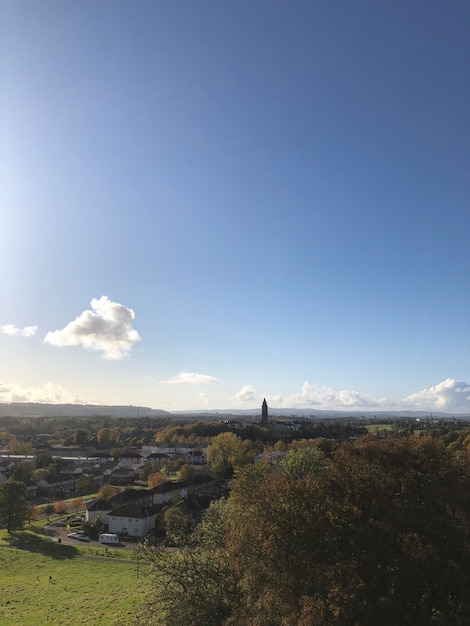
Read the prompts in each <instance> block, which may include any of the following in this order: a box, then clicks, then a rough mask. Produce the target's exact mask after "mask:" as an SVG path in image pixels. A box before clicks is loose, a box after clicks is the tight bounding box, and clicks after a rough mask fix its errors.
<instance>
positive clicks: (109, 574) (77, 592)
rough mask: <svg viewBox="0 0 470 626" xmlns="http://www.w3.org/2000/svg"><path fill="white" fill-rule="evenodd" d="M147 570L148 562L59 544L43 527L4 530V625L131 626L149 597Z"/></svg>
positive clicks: (0, 603)
mask: <svg viewBox="0 0 470 626" xmlns="http://www.w3.org/2000/svg"><path fill="white" fill-rule="evenodd" d="M7 546H11V547H7ZM17 546H24V547H23V548H20V547H17ZM25 548H26V549H25ZM110 552H111V551H110ZM111 555H112V557H115V556H123V557H124V556H125V557H127V558H129V557H130V556H131V553H129V552H127V553H124V551H118V550H113V551H112V552H111ZM144 573H145V566H143V565H140V566H137V564H136V563H135V562H133V561H129V560H128V561H116V560H115V559H114V558H101V557H100V558H98V557H96V556H93V549H91V548H86V547H83V548H82V547H75V546H65V545H58V544H54V543H52V542H50V541H49V540H48V539H46V538H44V536H43V535H42V529H41V528H39V527H38V526H33V525H31V527H29V526H28V527H27V528H26V529H25V530H24V531H20V532H15V533H13V534H12V535H11V536H8V535H7V533H6V531H0V586H1V589H2V593H1V596H0V624H2V626H3V625H5V626H39V625H42V624H53V625H57V626H59V625H62V626H65V625H70V626H72V625H74V626H75V625H76V624H77V623H82V622H86V623H88V624H93V625H95V624H100V625H103V626H108V625H109V626H111V625H113V626H129V625H130V624H132V621H133V617H134V615H135V612H136V607H137V606H138V604H140V602H141V600H142V598H143V594H144V588H145V583H146V581H145V576H144V575H143V574H144ZM49 577H51V580H50V579H49Z"/></svg>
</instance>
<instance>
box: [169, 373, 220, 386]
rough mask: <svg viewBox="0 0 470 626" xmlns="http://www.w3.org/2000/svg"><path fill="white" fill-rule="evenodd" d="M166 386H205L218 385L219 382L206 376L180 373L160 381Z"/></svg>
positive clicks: (212, 377) (213, 377)
mask: <svg viewBox="0 0 470 626" xmlns="http://www.w3.org/2000/svg"><path fill="white" fill-rule="evenodd" d="M160 382H161V383H164V384H166V385H182V384H187V385H207V384H210V383H218V382H219V380H218V379H217V378H216V377H215V376H208V375H207V374H194V373H193V372H181V373H180V374H177V375H176V376H173V377H172V378H169V379H168V380H161V381H160Z"/></svg>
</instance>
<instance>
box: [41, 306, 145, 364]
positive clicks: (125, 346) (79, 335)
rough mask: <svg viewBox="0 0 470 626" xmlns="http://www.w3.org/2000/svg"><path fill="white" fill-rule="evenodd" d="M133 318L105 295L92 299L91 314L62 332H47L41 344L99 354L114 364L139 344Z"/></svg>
mask: <svg viewBox="0 0 470 626" xmlns="http://www.w3.org/2000/svg"><path fill="white" fill-rule="evenodd" d="M134 318H135V313H134V311H133V310H132V309H130V308H128V307H126V306H124V305H123V304H119V303H118V302H112V301H111V300H110V299H109V298H108V297H107V296H101V298H99V299H97V298H93V299H92V301H91V311H90V310H89V309H87V310H85V311H83V313H81V314H80V315H79V316H78V317H76V318H75V319H74V320H73V321H71V322H69V323H68V324H67V326H65V327H64V328H62V329H61V330H54V331H49V332H48V333H47V335H46V336H45V338H44V342H45V343H48V344H50V345H51V346H56V347H59V348H63V347H65V346H82V347H83V348H85V349H86V350H94V351H96V352H101V353H102V354H101V356H102V357H103V358H104V359H107V360H112V361H117V360H120V359H123V358H124V357H125V356H127V355H128V354H129V352H130V350H131V349H132V347H133V346H134V344H136V343H137V342H138V341H140V336H139V333H138V332H137V331H136V330H135V329H134V328H132V323H133V321H134Z"/></svg>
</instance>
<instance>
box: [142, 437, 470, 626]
mask: <svg viewBox="0 0 470 626" xmlns="http://www.w3.org/2000/svg"><path fill="white" fill-rule="evenodd" d="M301 447H303V446H301ZM301 467H303V466H302V465H301ZM296 468H297V466H296V465H295V464H294V469H296ZM469 469H470V468H469V460H468V458H463V457H462V456H461V455H455V454H452V452H451V451H449V450H446V448H445V447H444V445H443V444H442V443H441V442H439V441H437V440H434V439H432V438H430V437H429V438H428V437H416V436H413V435H412V436H405V437H403V436H400V437H398V438H387V439H377V438H375V437H372V438H370V437H364V438H361V439H359V440H357V441H356V442H354V443H344V444H340V445H337V447H336V448H335V449H334V450H332V451H331V453H330V455H329V456H328V457H327V458H325V459H323V460H322V466H321V471H319V472H318V471H314V472H312V471H310V470H309V471H307V472H304V471H300V472H297V471H294V472H293V474H292V476H291V475H290V472H289V471H288V472H283V471H280V470H279V467H273V466H271V465H270V464H269V463H267V462H266V463H264V462H261V463H259V464H256V465H253V464H252V465H246V466H244V467H243V468H241V469H240V470H239V471H238V472H237V478H236V481H235V484H234V488H233V489H232V491H231V494H230V497H229V498H228V500H227V501H226V503H224V504H221V505H220V509H218V508H213V507H211V509H209V511H210V514H209V512H208V514H206V516H205V517H204V522H203V524H202V526H201V527H199V528H198V529H196V531H195V532H194V533H193V534H192V535H191V537H190V539H189V546H188V548H184V549H182V550H180V551H178V552H177V553H176V554H175V555H171V556H170V555H168V554H167V555H165V554H163V553H162V552H161V551H158V550H153V551H151V553H150V554H149V560H150V561H151V564H152V565H151V568H149V569H150V572H151V573H152V577H153V579H154V580H153V582H154V583H155V584H154V585H153V594H154V595H153V598H152V599H149V603H148V605H147V606H148V607H150V611H149V613H147V617H148V618H149V621H148V623H149V624H151V625H152V626H153V625H154V624H167V626H180V625H183V624H185V623H190V624H194V625H199V624H201V625H202V624H204V623H205V624H223V626H258V625H260V624H262V625H263V626H281V625H282V626H309V625H310V624H315V625H319V626H330V625H331V626H350V625H351V624H361V626H376V624H382V625H384V626H395V625H396V624H398V623H400V624H403V625H404V626H413V625H414V624H436V626H447V625H448V624H455V625H459V626H464V625H466V624H467V623H468V615H469V614H470V597H469V594H468V589H469V588H470V569H469V567H468V563H469V561H470V545H469V519H468V512H469V510H470V472H469ZM172 514H173V513H172ZM211 516H212V518H211ZM175 518H176V515H175ZM430 520H431V522H430ZM176 521H177V520H176ZM209 522H210V523H209ZM205 526H206V528H205ZM178 590H179V591H180V593H178ZM181 591H183V593H181ZM175 598H177V600H175ZM187 600H188V601H187ZM153 609H155V610H156V614H155V613H154V615H153V616H152V610H153Z"/></svg>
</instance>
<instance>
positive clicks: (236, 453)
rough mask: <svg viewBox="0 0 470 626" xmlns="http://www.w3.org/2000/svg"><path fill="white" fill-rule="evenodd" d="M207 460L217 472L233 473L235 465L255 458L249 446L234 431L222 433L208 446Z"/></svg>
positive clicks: (238, 465)
mask: <svg viewBox="0 0 470 626" xmlns="http://www.w3.org/2000/svg"><path fill="white" fill-rule="evenodd" d="M207 460H208V462H209V463H210V464H211V465H212V467H213V469H214V470H215V471H216V472H220V473H221V474H223V475H228V476H229V475H231V474H232V473H233V470H234V468H235V467H240V466H242V465H246V464H247V463H249V462H251V461H252V460H253V455H252V454H251V455H250V452H249V448H248V446H247V445H246V443H245V442H243V441H242V440H241V439H240V437H237V435H235V434H234V433H229V432H225V433H220V435H217V436H216V437H214V438H213V439H212V441H211V443H210V445H209V446H208V448H207Z"/></svg>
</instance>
